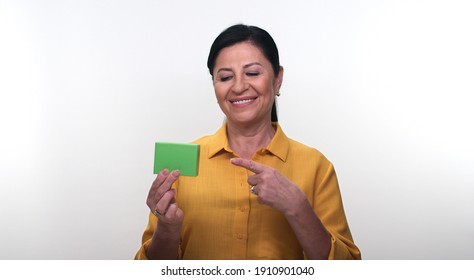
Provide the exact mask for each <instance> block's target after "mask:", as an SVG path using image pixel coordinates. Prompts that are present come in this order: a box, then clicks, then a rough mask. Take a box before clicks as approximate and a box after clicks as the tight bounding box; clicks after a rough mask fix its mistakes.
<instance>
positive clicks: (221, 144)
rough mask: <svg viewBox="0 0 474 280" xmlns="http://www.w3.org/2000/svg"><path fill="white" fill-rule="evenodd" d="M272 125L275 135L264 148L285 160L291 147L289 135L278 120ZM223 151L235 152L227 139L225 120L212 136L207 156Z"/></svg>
mask: <svg viewBox="0 0 474 280" xmlns="http://www.w3.org/2000/svg"><path fill="white" fill-rule="evenodd" d="M272 125H273V127H274V128H275V135H274V136H273V138H272V141H270V144H268V146H267V147H266V148H265V149H264V150H266V151H268V152H269V153H271V154H273V155H275V156H277V157H278V158H279V159H280V160H281V161H283V162H285V161H286V159H287V156H288V150H289V147H290V143H289V140H288V137H286V135H285V133H284V132H283V130H282V129H281V127H280V125H279V124H278V123H277V122H274V123H273V124H272ZM221 151H225V152H229V153H233V151H232V149H231V148H230V145H229V140H228V139H227V123H226V122H224V124H223V125H222V126H221V128H219V130H217V132H216V133H215V134H214V136H213V137H212V141H211V142H210V145H209V150H208V154H207V156H208V157H209V158H212V157H214V156H215V155H217V154H218V153H219V152H221Z"/></svg>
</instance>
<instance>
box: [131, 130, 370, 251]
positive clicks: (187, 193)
mask: <svg viewBox="0 0 474 280" xmlns="http://www.w3.org/2000/svg"><path fill="white" fill-rule="evenodd" d="M274 126H275V128H276V133H275V136H274V137H273V139H272V141H271V142H270V144H269V145H268V147H267V148H266V149H262V150H259V151H257V153H256V154H255V155H254V157H253V158H252V160H253V161H256V162H259V163H262V164H265V165H268V166H271V167H272V168H275V169H277V170H278V171H279V172H281V173H282V174H283V175H285V176H286V177H287V178H289V179H290V180H291V181H292V182H294V183H295V184H296V185H298V186H299V187H300V188H301V189H302V190H303V192H304V193H305V194H306V196H307V197H308V200H309V201H310V203H311V205H312V206H313V209H314V211H315V212H316V214H317V215H318V217H319V219H320V220H321V222H322V223H323V225H324V226H325V227H326V229H327V230H328V232H329V233H330V234H331V237H332V244H331V251H330V255H329V259H360V257H361V256H360V251H359V249H358V248H357V247H356V245H355V244H354V242H353V240H352V236H351V232H350V230H349V226H348V224H347V221H346V217H345V214H344V209H343V206H342V200H341V195H340V192H339V186H338V182H337V178H336V173H335V171H334V168H333V165H332V164H331V163H330V162H329V161H328V160H327V159H326V158H325V157H324V155H322V154H321V153H320V152H319V151H318V150H316V149H314V148H310V147H308V146H305V145H303V144H301V143H298V142H296V141H294V140H292V139H290V138H287V137H286V135H285V134H284V133H283V131H282V129H281V127H280V126H279V125H278V124H277V123H275V124H274ZM194 143H197V144H199V145H200V158H199V174H198V176H197V177H184V176H181V177H180V178H179V179H178V181H177V182H176V183H175V185H174V186H173V187H174V188H176V190H177V193H176V200H177V202H178V205H179V207H180V208H181V209H182V210H183V212H184V222H183V227H182V232H181V244H180V248H179V257H180V258H182V259H219V260H224V259H304V258H305V256H304V253H303V250H302V248H301V246H300V245H299V242H298V240H297V239H296V237H295V234H294V233H293V231H292V229H291V227H290V225H289V224H288V222H287V221H286V219H285V217H284V216H283V215H282V214H281V213H280V212H278V211H276V210H274V209H272V208H271V207H269V206H266V205H263V204H260V203H258V202H257V199H256V196H255V195H253V194H251V193H250V191H249V185H248V184H247V177H248V176H250V175H252V173H251V172H250V171H248V170H246V169H244V168H242V167H238V166H235V165H233V164H231V163H230V159H231V158H233V157H237V155H236V154H234V153H233V152H232V150H231V148H230V146H229V142H228V139H227V135H226V124H224V125H223V126H222V127H221V128H220V129H219V130H218V131H217V132H216V133H215V134H214V135H211V136H205V137H203V138H201V139H198V140H197V141H195V142H194ZM156 225H157V218H156V216H155V215H153V214H152V213H150V215H149V222H148V226H147V228H146V229H145V232H144V234H143V238H142V246H141V248H140V249H139V251H138V252H137V254H136V256H135V259H146V250H147V248H148V246H149V244H150V241H151V237H152V235H153V232H154V230H155V229H156Z"/></svg>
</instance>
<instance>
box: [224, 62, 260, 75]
mask: <svg viewBox="0 0 474 280" xmlns="http://www.w3.org/2000/svg"><path fill="white" fill-rule="evenodd" d="M254 65H258V66H262V64H260V63H259V62H251V63H248V64H245V65H244V67H243V68H244V69H247V68H249V67H252V66H254ZM222 71H232V69H231V68H227V67H222V68H219V70H217V73H219V72H222Z"/></svg>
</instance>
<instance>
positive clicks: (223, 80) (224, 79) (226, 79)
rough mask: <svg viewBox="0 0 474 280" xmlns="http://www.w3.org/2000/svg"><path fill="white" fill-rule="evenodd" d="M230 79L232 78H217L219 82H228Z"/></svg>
mask: <svg viewBox="0 0 474 280" xmlns="http://www.w3.org/2000/svg"><path fill="white" fill-rule="evenodd" d="M230 79H232V76H224V77H220V78H219V80H220V81H221V82H225V81H228V80H230Z"/></svg>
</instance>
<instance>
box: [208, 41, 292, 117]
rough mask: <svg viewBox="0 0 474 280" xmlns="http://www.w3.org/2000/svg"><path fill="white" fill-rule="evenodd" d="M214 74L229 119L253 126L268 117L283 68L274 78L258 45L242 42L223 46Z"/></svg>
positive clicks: (268, 62)
mask: <svg viewBox="0 0 474 280" xmlns="http://www.w3.org/2000/svg"><path fill="white" fill-rule="evenodd" d="M213 76H214V90H215V93H216V97H217V102H218V103H219V106H220V107H221V110H222V111H223V112H224V114H225V115H226V116H227V120H228V121H231V122H234V123H238V124H242V125H252V124H257V123H260V122H266V121H269V120H270V119H271V114H270V113H271V109H272V105H273V101H274V99H275V95H276V94H277V93H278V91H279V90H280V86H281V82H282V78H283V68H281V69H280V73H279V75H278V77H275V75H274V72H273V68H272V65H271V63H270V61H268V60H267V59H266V58H265V56H264V55H263V53H262V52H261V51H260V49H259V48H257V47H255V46H254V45H252V44H251V43H249V42H242V43H238V44H235V45H232V46H229V47H226V48H224V49H222V50H221V51H220V53H219V55H218V56H217V59H216V63H215V67H214V72H213Z"/></svg>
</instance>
